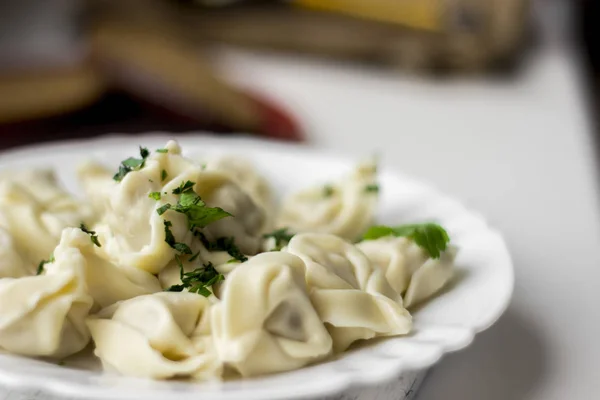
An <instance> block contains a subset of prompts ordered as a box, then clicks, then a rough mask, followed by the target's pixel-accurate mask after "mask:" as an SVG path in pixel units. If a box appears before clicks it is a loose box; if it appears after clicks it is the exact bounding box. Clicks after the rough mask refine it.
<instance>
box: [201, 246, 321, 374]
mask: <svg viewBox="0 0 600 400" xmlns="http://www.w3.org/2000/svg"><path fill="white" fill-rule="evenodd" d="M304 274H305V267H304V263H303V262H302V260H301V259H300V258H298V257H296V256H294V255H292V254H288V253H283V252H271V253H262V254H259V255H257V256H255V257H253V258H252V259H250V260H249V261H246V262H245V263H242V264H241V265H239V266H238V267H237V268H235V269H234V270H233V271H232V272H231V273H230V274H229V275H228V276H227V278H226V279H225V281H224V284H223V289H222V292H221V302H220V303H218V304H216V305H215V306H214V307H213V334H214V338H215V345H216V348H217V351H218V354H219V356H220V358H221V359H222V360H223V361H224V362H225V363H226V364H227V365H229V366H230V367H232V368H234V369H235V370H237V371H238V372H239V373H240V374H241V375H243V376H254V375H261V374H267V373H273V372H280V371H288V370H292V369H296V368H300V367H302V366H304V365H307V364H309V363H311V362H314V361H318V360H320V359H323V358H324V357H326V356H328V355H329V354H330V353H331V346H332V342H331V337H330V336H329V334H328V333H327V330H326V329H325V327H324V326H323V323H322V322H321V320H320V318H319V316H318V315H317V313H316V312H315V309H314V308H313V306H312V304H311V302H310V299H309V298H308V295H307V293H306V288H305V282H304Z"/></svg>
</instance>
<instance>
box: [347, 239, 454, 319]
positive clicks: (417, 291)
mask: <svg viewBox="0 0 600 400" xmlns="http://www.w3.org/2000/svg"><path fill="white" fill-rule="evenodd" d="M357 247H358V248H359V249H361V250H362V251H363V252H364V253H365V254H366V255H367V257H368V258H369V260H370V261H371V263H372V264H373V265H374V266H375V267H377V268H379V269H381V270H382V271H383V272H384V273H385V277H386V279H387V281H388V282H389V284H390V285H391V286H392V288H393V289H394V290H395V291H396V292H397V293H399V294H402V295H403V299H404V306H405V307H407V308H408V307H413V306H415V305H417V304H419V303H421V302H423V301H424V300H427V299H428V298H430V297H431V296H433V295H434V294H436V293H437V292H438V291H439V290H440V289H442V288H443V287H444V286H445V285H446V284H447V283H448V281H449V280H450V279H451V278H452V275H453V273H454V259H455V257H456V252H457V251H456V248H455V247H452V246H451V247H449V248H448V249H447V250H446V251H444V252H442V253H441V256H440V258H439V259H432V258H430V257H429V255H428V254H427V253H426V252H425V251H424V250H423V249H422V248H421V247H419V246H418V245H417V244H415V242H414V241H412V240H410V239H407V238H404V237H393V236H388V237H383V238H379V239H376V240H366V241H363V242H360V243H358V244H357Z"/></svg>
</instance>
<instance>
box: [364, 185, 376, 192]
mask: <svg viewBox="0 0 600 400" xmlns="http://www.w3.org/2000/svg"><path fill="white" fill-rule="evenodd" d="M365 192H367V193H379V185H378V184H376V183H375V184H371V185H367V186H365Z"/></svg>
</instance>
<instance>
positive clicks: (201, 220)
mask: <svg viewBox="0 0 600 400" xmlns="http://www.w3.org/2000/svg"><path fill="white" fill-rule="evenodd" d="M194 185H195V183H194V182H191V181H187V182H182V183H181V185H179V187H178V188H177V189H174V190H173V193H174V194H180V195H181V196H180V197H179V201H178V202H177V204H176V205H175V207H171V206H169V208H172V210H173V211H176V212H178V213H181V214H185V215H186V216H187V219H188V226H189V228H190V229H194V228H195V227H199V228H204V227H206V226H207V225H209V224H211V223H213V222H216V221H218V220H220V219H223V218H225V217H230V216H231V214H229V213H228V212H227V211H225V210H223V209H222V208H220V207H208V206H207V205H206V203H205V202H204V201H202V199H201V198H200V196H198V194H197V193H196V192H194V190H193V189H192V188H193V187H194ZM161 208H162V207H161ZM165 211H166V210H165Z"/></svg>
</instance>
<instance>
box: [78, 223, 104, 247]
mask: <svg viewBox="0 0 600 400" xmlns="http://www.w3.org/2000/svg"><path fill="white" fill-rule="evenodd" d="M79 229H81V230H82V231H83V232H85V233H87V234H88V235H90V239H91V241H92V243H94V244H95V245H96V246H98V247H102V245H101V244H100V241H99V240H98V235H97V234H96V231H91V230H89V229H88V228H87V227H86V226H85V224H84V223H83V222H82V223H81V225H79Z"/></svg>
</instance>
